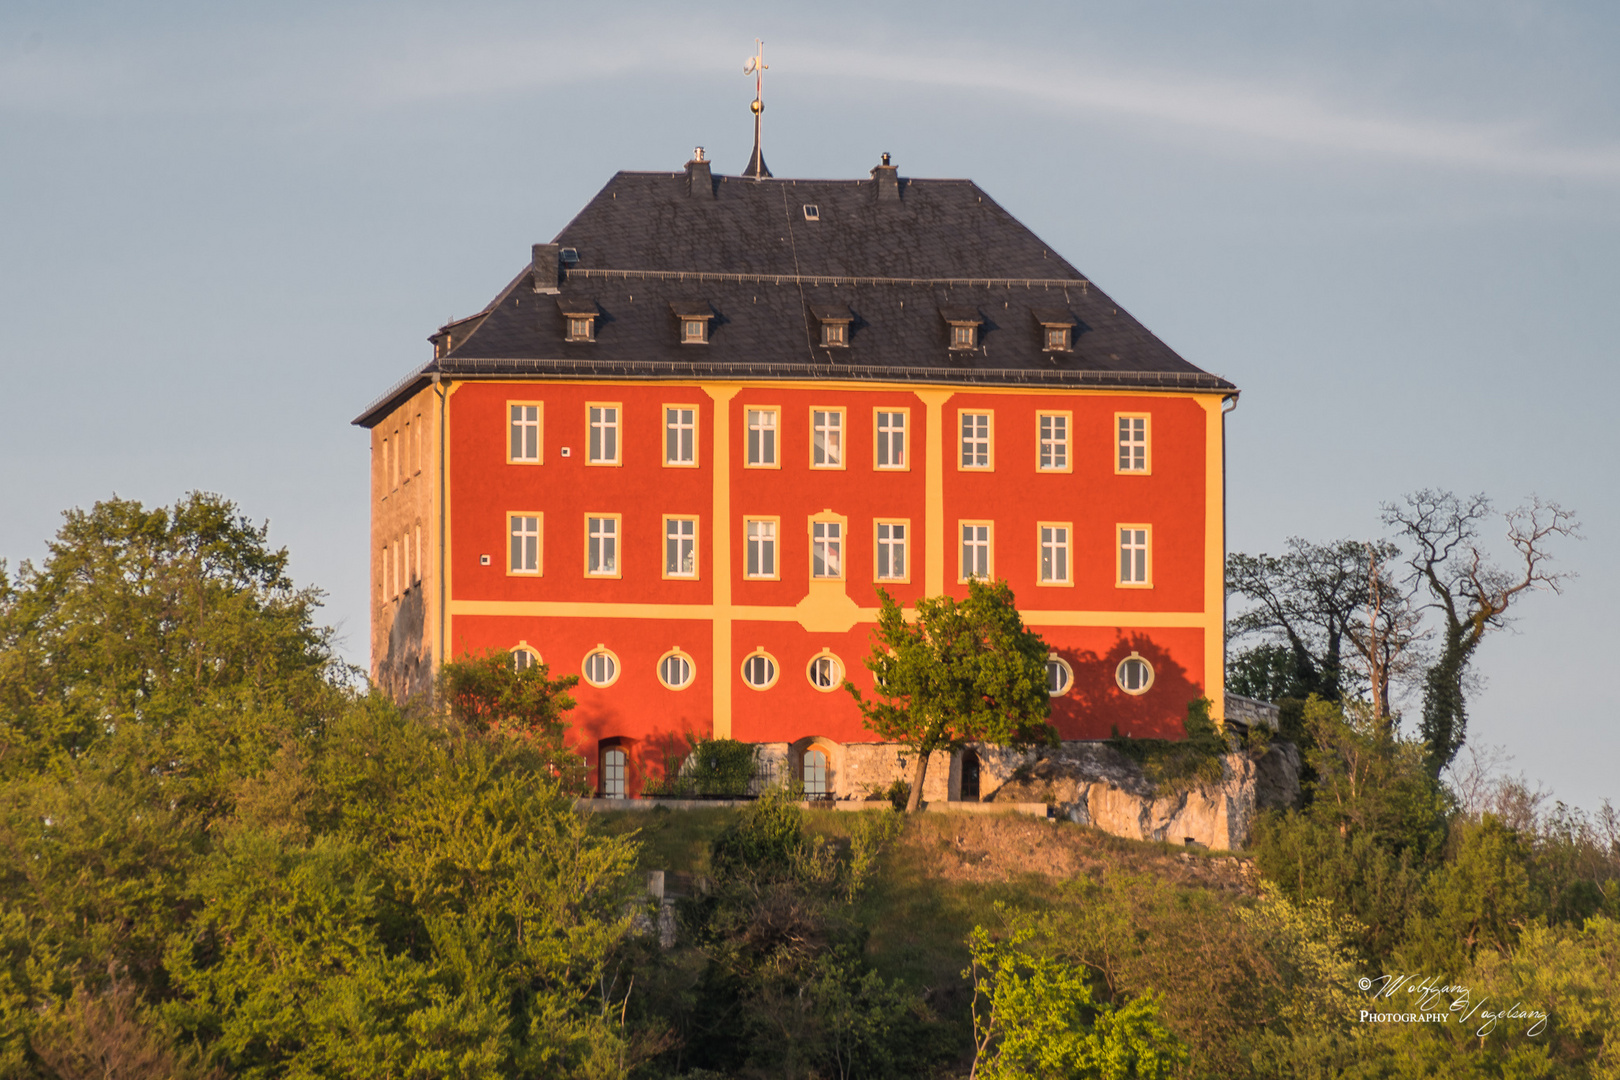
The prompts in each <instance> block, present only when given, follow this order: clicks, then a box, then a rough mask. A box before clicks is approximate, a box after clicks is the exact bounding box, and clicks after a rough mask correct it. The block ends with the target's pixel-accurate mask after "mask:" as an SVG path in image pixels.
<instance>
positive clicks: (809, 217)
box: [804, 203, 821, 221]
mask: <svg viewBox="0 0 1620 1080" xmlns="http://www.w3.org/2000/svg"><path fill="white" fill-rule="evenodd" d="M804 220H806V221H820V220H821V207H819V206H817V205H816V204H815V203H805V204H804Z"/></svg>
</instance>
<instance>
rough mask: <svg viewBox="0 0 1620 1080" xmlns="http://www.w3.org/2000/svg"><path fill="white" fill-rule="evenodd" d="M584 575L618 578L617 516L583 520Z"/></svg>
mask: <svg viewBox="0 0 1620 1080" xmlns="http://www.w3.org/2000/svg"><path fill="white" fill-rule="evenodd" d="M585 573H586V575H588V576H590V577H618V576H619V515H618V514H613V515H604V516H602V517H587V518H586V519H585Z"/></svg>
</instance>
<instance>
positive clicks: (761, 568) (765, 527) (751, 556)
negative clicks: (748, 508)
mask: <svg viewBox="0 0 1620 1080" xmlns="http://www.w3.org/2000/svg"><path fill="white" fill-rule="evenodd" d="M776 524H777V523H776V519H775V518H749V519H748V520H747V521H745V522H744V523H743V540H744V545H743V546H744V547H745V548H746V549H747V566H746V568H745V570H744V571H743V572H744V574H745V575H746V576H747V577H751V578H775V577H776V576H777V574H776Z"/></svg>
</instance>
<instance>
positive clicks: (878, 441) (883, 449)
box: [872, 405, 911, 472]
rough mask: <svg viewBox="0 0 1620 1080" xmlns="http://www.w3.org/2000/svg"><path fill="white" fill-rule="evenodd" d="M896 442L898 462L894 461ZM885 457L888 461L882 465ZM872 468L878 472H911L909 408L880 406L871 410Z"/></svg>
mask: <svg viewBox="0 0 1620 1080" xmlns="http://www.w3.org/2000/svg"><path fill="white" fill-rule="evenodd" d="M896 417H899V426H898V427H896V426H895V418H896ZM897 437H898V438H897ZM897 441H898V442H899V444H900V452H899V460H898V461H895V460H894V458H895V456H896V455H895V443H896V442H897ZM885 457H888V458H889V459H890V461H889V463H888V464H884V461H883V459H884V458H885ZM872 468H874V469H876V470H878V471H880V472H909V471H910V470H911V409H910V407H908V406H885V405H880V406H877V407H876V408H874V409H873V410H872Z"/></svg>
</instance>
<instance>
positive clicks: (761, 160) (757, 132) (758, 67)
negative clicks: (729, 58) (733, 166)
mask: <svg viewBox="0 0 1620 1080" xmlns="http://www.w3.org/2000/svg"><path fill="white" fill-rule="evenodd" d="M754 44H755V45H756V46H758V50H759V51H758V52H756V53H755V54H754V55H753V56H750V57H749V58H748V62H747V63H746V64H744V65H743V74H744V75H752V76H753V77H754V100H753V102H752V103H750V104H749V106H748V108H749V110H750V111H751V112H752V113H753V114H754V155H753V157H751V158H749V159H748V168H747V170H746V171H745V172H744V173H743V175H744V176H752V177H753V178H754V179H755V180H761V179H764V178H765V177H767V176H769V175H771V170H770V169H768V168H766V167H765V146H764V134H763V132H762V130H761V129H762V124H761V118H760V114H762V113H763V112H764V111H765V96H764V91H765V72H766V71H767V70H769V67H770V65H768V64H766V63H765V43H764V42H763V41H761V40H760V39H759V38H755V39H754Z"/></svg>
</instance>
